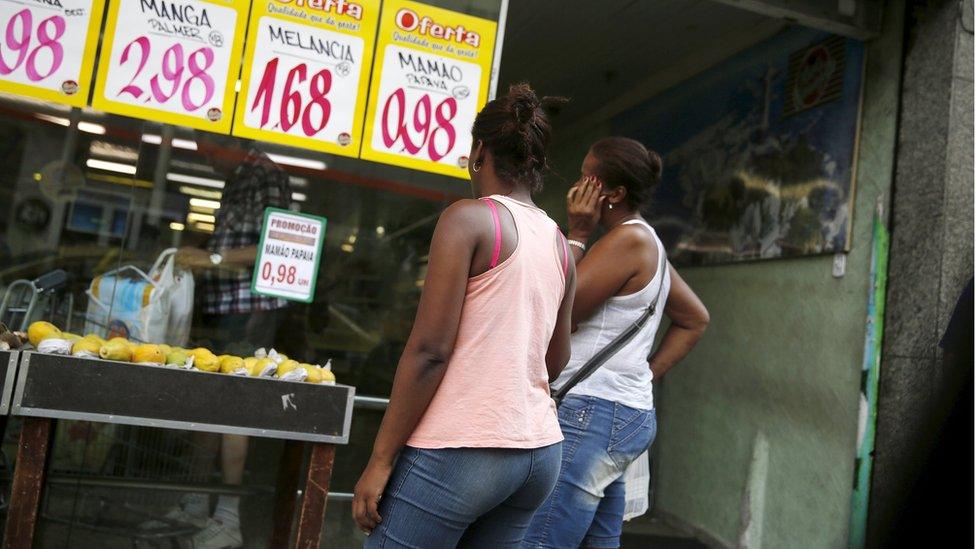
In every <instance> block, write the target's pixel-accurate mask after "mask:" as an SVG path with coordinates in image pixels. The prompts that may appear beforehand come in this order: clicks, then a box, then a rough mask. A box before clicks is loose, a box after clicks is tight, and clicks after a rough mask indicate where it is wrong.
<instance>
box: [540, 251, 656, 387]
mask: <svg viewBox="0 0 976 549" xmlns="http://www.w3.org/2000/svg"><path fill="white" fill-rule="evenodd" d="M660 251H661V260H660V264H659V265H658V272H659V273H661V285H660V286H659V287H658V290H657V296H655V297H654V300H653V301H651V304H650V305H649V306H648V307H647V309H646V310H645V311H644V313H643V314H642V315H641V316H640V317H639V318H637V320H635V321H634V322H633V323H632V324H631V325H630V326H628V327H627V329H626V330H624V331H623V332H621V333H620V335H618V336H617V337H615V338H614V339H613V341H611V342H610V343H609V344H607V346H606V347H604V348H603V349H600V352H598V353H597V354H595V355H593V357H592V358H590V360H588V361H586V364H583V365H582V366H581V367H580V369H579V370H577V371H576V373H575V374H573V377H571V378H569V380H568V381H566V383H564V384H563V385H562V386H561V387H560V388H559V389H557V390H555V391H552V398H553V400H555V401H556V405H557V406H558V405H559V404H561V403H562V401H563V398H565V397H566V395H567V394H569V392H570V391H571V390H572V389H573V387H576V386H577V385H579V384H580V383H582V382H583V381H584V380H585V379H586V378H588V377H590V376H591V375H593V373H594V372H596V371H597V370H598V369H599V368H600V366H603V364H604V363H605V362H606V361H607V360H609V359H610V357H612V356H613V355H615V354H617V351H619V350H620V349H621V347H623V346H624V345H626V344H627V343H629V342H630V340H632V339H634V336H636V335H637V334H638V333H639V332H640V331H641V329H642V328H643V327H644V325H645V324H647V321H648V320H650V318H651V317H652V316H654V312H655V311H656V310H657V304H658V302H659V301H661V294H662V293H663V292H664V276H665V275H666V274H667V272H666V271H665V269H667V268H668V258H667V256H666V255H665V253H664V247H663V246H662V247H661V250H660Z"/></svg>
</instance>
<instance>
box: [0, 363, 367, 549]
mask: <svg viewBox="0 0 976 549" xmlns="http://www.w3.org/2000/svg"><path fill="white" fill-rule="evenodd" d="M19 356H20V366H19V369H18V368H16V367H15V366H16V360H15V358H13V357H12V358H10V361H12V362H8V363H7V366H6V368H7V372H5V373H6V375H5V376H4V377H3V379H5V380H6V381H5V383H4V387H3V391H4V392H3V399H4V400H3V402H4V403H7V402H11V399H10V397H9V395H10V390H11V389H12V388H13V387H12V384H11V383H10V382H11V381H12V380H13V375H12V372H13V371H14V370H17V372H16V388H15V389H14V392H13V398H12V403H11V405H10V413H11V414H12V415H17V416H23V417H24V426H23V429H22V431H21V436H20V445H19V448H18V451H17V466H16V468H15V469H14V474H13V487H12V490H11V497H10V506H9V510H8V513H7V526H6V530H5V532H4V539H3V547H4V548H5V549H6V548H24V549H27V548H29V547H31V544H32V543H33V539H34V530H35V527H36V523H37V515H38V507H39V504H40V501H41V491H42V488H43V486H44V474H45V469H46V463H47V461H48V453H49V445H50V439H51V433H52V421H51V420H52V419H74V420H86V421H94V422H102V423H116V424H123V425H136V426H143V427H157V428H167V429H184V430H190V431H205V432H212V433H221V434H237V435H247V436H257V437H268V438H276V439H282V440H285V441H286V444H285V454H284V456H283V459H282V462H281V467H280V470H279V474H278V480H277V484H276V487H275V512H274V519H275V522H274V523H275V526H274V530H273V532H272V536H271V540H270V543H269V546H271V547H285V546H287V545H288V542H289V540H290V539H291V533H292V532H291V525H292V519H293V517H294V512H295V494H296V492H297V489H298V482H299V479H300V476H301V470H300V468H301V462H302V456H303V455H304V451H305V444H308V443H311V444H312V449H311V458H310V460H309V465H308V471H307V473H306V480H305V489H304V491H303V497H302V503H301V510H300V513H299V521H298V532H297V536H296V541H295V546H296V547H299V548H311V547H318V546H319V542H320V539H321V536H322V526H323V524H324V521H325V503H326V499H327V498H328V495H329V484H330V481H331V478H332V466H333V461H334V458H335V445H336V444H347V443H348V441H349V429H350V426H351V422H352V410H353V400H354V397H355V388H353V387H349V386H345V385H313V384H309V383H297V382H287V381H280V380H275V379H264V378H247V377H243V376H233V375H227V374H218V373H208V372H198V371H185V370H179V369H174V368H167V367H162V366H147V365H135V364H129V363H122V362H112V361H102V360H89V359H81V358H74V357H66V356H55V355H46V354H40V353H33V352H24V353H19ZM2 358H3V357H2V356H0V359H2ZM4 417H5V416H4Z"/></svg>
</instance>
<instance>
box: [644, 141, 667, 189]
mask: <svg viewBox="0 0 976 549" xmlns="http://www.w3.org/2000/svg"><path fill="white" fill-rule="evenodd" d="M647 167H648V168H650V170H651V173H652V174H653V175H654V180H655V183H656V182H657V180H659V179H661V172H663V171H664V161H663V160H661V155H659V154H657V153H656V152H654V151H652V150H651V149H647Z"/></svg>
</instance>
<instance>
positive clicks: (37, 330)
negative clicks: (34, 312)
mask: <svg viewBox="0 0 976 549" xmlns="http://www.w3.org/2000/svg"><path fill="white" fill-rule="evenodd" d="M52 337H56V338H59V339H60V338H61V330H60V329H58V327H57V326H55V325H54V324H51V323H50V322H45V321H43V320H38V321H37V322H32V323H31V325H30V326H28V327H27V340H28V341H30V342H31V345H33V346H34V347H37V345H38V344H39V343H40V342H42V341H44V340H45V339H50V338H52Z"/></svg>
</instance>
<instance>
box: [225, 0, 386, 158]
mask: <svg viewBox="0 0 976 549" xmlns="http://www.w3.org/2000/svg"><path fill="white" fill-rule="evenodd" d="M379 13H380V2H379V0H359V1H357V2H352V1H348V2H304V1H302V2H293V1H292V0H263V1H260V2H256V3H255V4H254V6H253V7H252V8H251V21H250V24H249V25H248V34H247V35H248V40H247V41H248V43H247V46H246V47H245V52H244V67H243V71H242V74H241V84H242V88H241V96H240V99H239V100H238V102H237V111H236V112H235V114H234V129H233V133H234V135H239V136H241V137H250V138H254V139H261V140H264V141H273V142H275V143H283V144H287V145H292V146H295V147H304V148H308V149H314V150H319V151H324V152H329V153H333V154H340V155H344V156H353V157H355V156H357V155H358V154H359V144H360V142H361V141H362V135H361V134H362V127H363V113H364V112H365V111H366V90H367V89H368V87H369V68H370V63H371V62H372V60H373V42H374V40H375V39H376V24H377V22H378V21H379Z"/></svg>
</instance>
